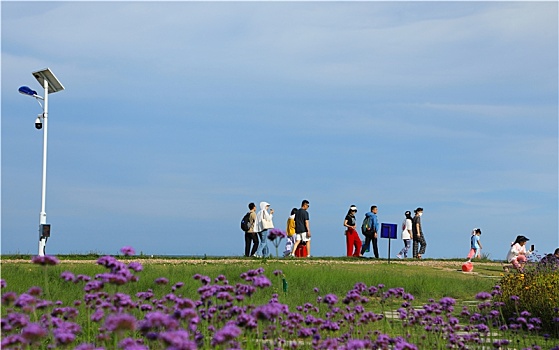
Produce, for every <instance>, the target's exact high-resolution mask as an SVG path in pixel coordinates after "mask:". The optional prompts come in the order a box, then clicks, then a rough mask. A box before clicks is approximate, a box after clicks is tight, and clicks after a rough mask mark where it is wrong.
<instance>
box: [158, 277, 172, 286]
mask: <svg viewBox="0 0 559 350" xmlns="http://www.w3.org/2000/svg"><path fill="white" fill-rule="evenodd" d="M155 284H169V280H168V279H166V278H165V277H159V278H156V279H155Z"/></svg>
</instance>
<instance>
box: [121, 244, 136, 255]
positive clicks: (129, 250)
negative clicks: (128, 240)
mask: <svg viewBox="0 0 559 350" xmlns="http://www.w3.org/2000/svg"><path fill="white" fill-rule="evenodd" d="M120 252H121V253H122V254H124V255H125V256H132V255H136V251H135V250H134V248H132V247H130V246H124V247H122V248H120Z"/></svg>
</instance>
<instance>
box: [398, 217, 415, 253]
mask: <svg viewBox="0 0 559 350" xmlns="http://www.w3.org/2000/svg"><path fill="white" fill-rule="evenodd" d="M404 215H405V219H404V222H402V241H404V248H402V250H400V252H399V253H398V255H396V256H397V257H398V259H402V257H403V258H407V257H408V251H409V250H410V247H411V238H412V235H413V230H412V227H413V223H412V220H413V219H412V217H411V211H409V210H408V211H406V212H405V213H404Z"/></svg>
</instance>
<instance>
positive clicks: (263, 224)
mask: <svg viewBox="0 0 559 350" xmlns="http://www.w3.org/2000/svg"><path fill="white" fill-rule="evenodd" d="M268 210H269V211H268ZM273 217H274V209H270V203H268V202H260V211H259V212H258V214H257V215H256V225H255V230H256V232H258V237H259V238H260V244H259V245H258V251H257V252H256V257H258V258H261V257H266V256H268V255H269V254H270V250H269V249H268V237H266V234H267V231H268V230H269V229H272V228H274V222H273V221H272V219H273Z"/></svg>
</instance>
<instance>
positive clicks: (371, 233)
mask: <svg viewBox="0 0 559 350" xmlns="http://www.w3.org/2000/svg"><path fill="white" fill-rule="evenodd" d="M309 206H310V204H309V201H308V200H306V199H305V200H303V201H302V203H301V207H300V208H299V209H297V208H293V209H292V210H291V214H290V215H289V217H288V218H287V225H286V234H287V237H286V245H285V250H284V253H283V255H284V256H285V257H288V256H291V257H293V256H295V252H296V251H297V248H298V247H299V246H300V245H305V246H306V256H307V257H310V256H311V244H310V243H311V229H310V224H309V213H308V211H307V210H308V209H309ZM248 208H249V212H248V213H247V214H246V215H245V217H244V218H243V221H245V219H246V221H247V222H246V226H245V227H246V230H244V231H245V256H247V257H251V256H252V257H264V256H268V255H269V249H268V244H267V231H268V230H269V229H272V228H274V223H273V217H274V210H273V209H271V208H270V204H269V203H267V202H260V210H259V211H258V212H256V205H255V204H254V203H250V204H249V205H248ZM356 213H357V207H356V206H355V205H351V206H350V207H349V210H348V212H347V214H346V216H345V219H344V224H343V225H344V227H345V236H346V254H347V256H350V257H362V256H364V254H365V253H366V252H368V251H371V248H370V246H371V244H372V253H373V254H374V257H375V258H377V259H378V258H379V252H378V233H379V231H380V224H379V220H378V216H377V214H378V207H377V206H376V205H373V206H371V210H370V211H369V212H367V213H365V217H364V219H363V223H362V225H361V233H362V234H363V236H364V237H365V243H364V244H363V242H362V241H361V238H360V237H359V233H358V231H357V219H356ZM422 215H423V208H421V207H419V208H417V209H415V210H414V216H413V217H412V216H411V212H410V211H406V212H405V213H404V216H405V218H404V221H403V222H402V240H403V243H404V247H403V248H402V250H401V251H400V252H399V253H398V254H397V255H396V256H397V257H398V258H399V259H403V258H407V257H408V252H409V249H410V247H411V248H412V257H413V258H415V259H421V258H422V256H423V254H425V250H426V248H427V242H426V241H425V236H424V234H423V230H422V228H421V216H422ZM480 237H481V229H479V228H474V229H473V230H472V235H471V238H470V251H469V253H468V256H467V259H468V261H467V262H468V263H469V262H471V260H472V259H473V258H475V257H478V258H480V257H481V249H482V245H481V239H480ZM528 241H529V239H528V238H527V237H525V236H522V235H520V236H517V237H516V239H515V241H514V242H512V243H511V246H510V249H509V251H508V253H507V258H506V259H507V261H508V262H509V263H510V264H511V265H510V267H513V268H515V269H517V270H520V271H521V270H522V269H523V267H524V265H525V264H526V262H527V260H528V259H527V256H528V255H530V254H532V252H533V251H534V246H533V245H532V247H531V248H530V250H526V247H525V245H526V242H528ZM543 260H546V261H547V262H549V261H551V262H553V263H555V264H558V265H559V248H557V249H556V250H555V252H554V253H553V254H548V255H547V256H546V257H545V258H544V259H543ZM543 260H542V261H543ZM504 268H505V270H508V268H509V266H505V267H504Z"/></svg>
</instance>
